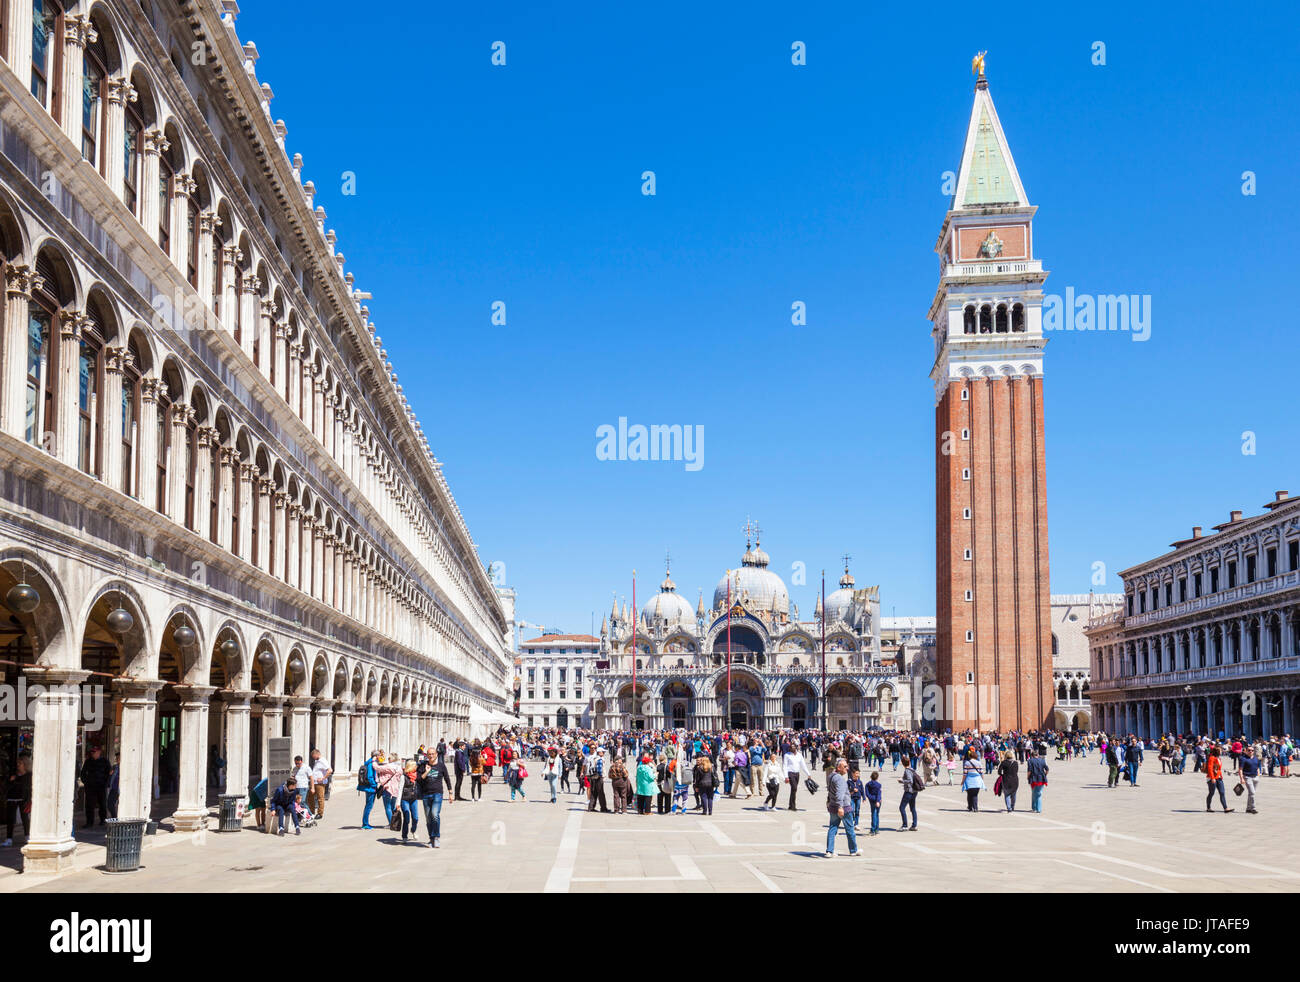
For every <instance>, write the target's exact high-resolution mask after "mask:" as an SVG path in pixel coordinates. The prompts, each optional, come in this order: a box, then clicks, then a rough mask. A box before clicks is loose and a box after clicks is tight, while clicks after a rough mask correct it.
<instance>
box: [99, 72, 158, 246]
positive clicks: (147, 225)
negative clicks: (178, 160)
mask: <svg viewBox="0 0 1300 982" xmlns="http://www.w3.org/2000/svg"><path fill="white" fill-rule="evenodd" d="M77 101H78V103H80V101H81V95H80V93H78V95H77ZM170 147H171V144H170V143H168V142H167V139H166V138H165V137H164V136H163V135H162V131H161V130H160V129H158V128H157V127H150V128H149V129H147V130H145V133H144V167H143V168H142V169H141V171H140V224H141V225H143V226H144V231H145V234H146V235H148V236H149V238H150V239H152V240H153V241H154V242H157V241H158V232H159V224H160V222H161V219H160V217H159V212H158V206H159V201H158V195H159V188H158V173H159V168H158V158H159V157H161V156H162V155H163V154H165V153H166V152H167V151H168V149H170ZM109 152H110V153H111V152H112V148H110V149H109ZM164 193H165V192H164Z"/></svg>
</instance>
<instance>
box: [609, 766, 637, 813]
mask: <svg viewBox="0 0 1300 982" xmlns="http://www.w3.org/2000/svg"><path fill="white" fill-rule="evenodd" d="M609 787H610V790H611V791H613V792H614V814H615V815H626V814H627V799H628V793H629V792H630V791H631V788H632V779H631V777H629V776H628V773H627V764H626V763H625V762H624V760H623V758H622V757H621V756H619V755H618V753H617V751H615V754H614V760H613V761H612V762H611V763H610V765H609Z"/></svg>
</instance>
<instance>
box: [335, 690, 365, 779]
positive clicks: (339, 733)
mask: <svg viewBox="0 0 1300 982" xmlns="http://www.w3.org/2000/svg"><path fill="white" fill-rule="evenodd" d="M330 763H331V764H332V765H333V767H334V774H335V776H336V777H343V776H344V775H345V774H351V773H352V772H353V771H355V770H356V769H357V766H359V765H354V764H353V763H352V704H351V703H349V702H340V703H339V708H338V711H337V712H336V713H335V714H334V757H333V758H331V759H330Z"/></svg>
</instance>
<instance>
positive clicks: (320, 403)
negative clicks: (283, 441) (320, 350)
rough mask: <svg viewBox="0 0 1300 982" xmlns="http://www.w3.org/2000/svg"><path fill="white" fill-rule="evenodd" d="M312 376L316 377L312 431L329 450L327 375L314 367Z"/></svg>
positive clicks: (314, 382)
mask: <svg viewBox="0 0 1300 982" xmlns="http://www.w3.org/2000/svg"><path fill="white" fill-rule="evenodd" d="M312 375H313V376H314V379H313V384H312V391H313V394H314V395H313V398H312V407H311V429H312V432H313V433H315V434H316V439H317V440H319V441H320V442H321V446H322V447H325V448H326V449H327V450H328V449H329V444H328V442H327V441H326V437H325V430H326V428H327V426H328V425H329V424H328V423H327V422H326V420H325V374H324V372H322V371H321V370H319V369H317V368H316V367H315V366H312Z"/></svg>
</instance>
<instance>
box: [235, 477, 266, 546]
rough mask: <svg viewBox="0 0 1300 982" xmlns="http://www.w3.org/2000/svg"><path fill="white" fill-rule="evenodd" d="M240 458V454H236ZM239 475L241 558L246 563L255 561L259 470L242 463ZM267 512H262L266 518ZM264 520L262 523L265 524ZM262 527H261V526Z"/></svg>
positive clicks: (238, 499) (237, 498)
mask: <svg viewBox="0 0 1300 982" xmlns="http://www.w3.org/2000/svg"><path fill="white" fill-rule="evenodd" d="M236 456H238V454H236ZM237 473H238V475H239V493H238V495H237V496H236V499H235V500H236V501H237V503H238V504H237V505H236V507H238V508H239V543H238V550H239V556H240V558H241V559H243V560H244V561H245V562H248V563H251V562H252V561H253V481H254V480H255V479H256V478H257V468H256V467H254V466H253V465H252V464H250V463H242V464H240V465H239V469H238V471H237ZM265 514H266V512H261V513H260V516H259V517H261V516H264V515H265ZM265 521H266V520H265V518H262V523H263V524H264V523H265ZM259 527H260V526H259Z"/></svg>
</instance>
